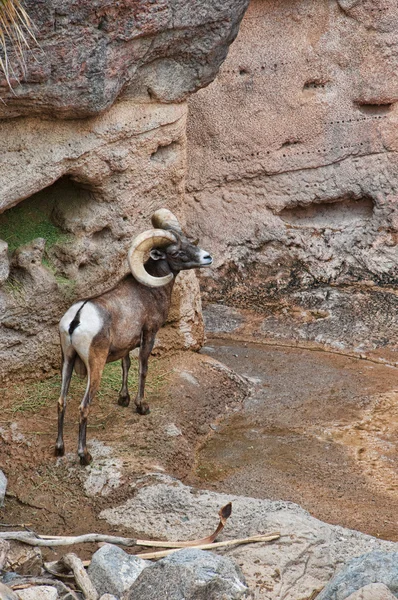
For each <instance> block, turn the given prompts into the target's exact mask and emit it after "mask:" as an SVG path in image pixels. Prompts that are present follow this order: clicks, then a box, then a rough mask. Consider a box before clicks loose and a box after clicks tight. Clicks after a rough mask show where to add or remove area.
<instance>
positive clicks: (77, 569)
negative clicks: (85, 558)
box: [61, 553, 98, 600]
mask: <svg viewBox="0 0 398 600" xmlns="http://www.w3.org/2000/svg"><path fill="white" fill-rule="evenodd" d="M61 562H62V563H63V564H64V565H65V566H66V567H68V568H69V569H70V570H71V571H73V575H74V577H75V580H76V583H77V585H78V587H79V589H81V591H82V592H83V595H84V597H85V599H86V600H98V593H97V590H96V589H95V587H94V586H93V584H92V583H91V579H90V577H89V576H88V575H87V573H86V571H85V569H84V565H83V563H82V561H81V560H80V558H79V557H78V556H76V554H73V553H71V554H65V556H63V557H62V559H61Z"/></svg>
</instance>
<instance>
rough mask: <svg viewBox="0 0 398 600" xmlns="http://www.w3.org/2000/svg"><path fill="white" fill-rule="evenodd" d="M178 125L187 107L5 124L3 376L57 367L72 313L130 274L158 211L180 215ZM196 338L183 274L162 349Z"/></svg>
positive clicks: (190, 285)
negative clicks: (130, 257) (61, 324)
mask: <svg viewBox="0 0 398 600" xmlns="http://www.w3.org/2000/svg"><path fill="white" fill-rule="evenodd" d="M185 120H186V106H185V105H184V104H179V105H177V104H169V105H162V104H152V105H144V104H143V105H137V104H136V103H134V102H132V101H126V102H123V103H118V104H116V105H115V106H114V107H113V108H112V109H110V110H109V111H108V112H107V113H106V114H105V115H103V116H99V117H94V118H92V119H86V120H69V121H56V122H55V121H44V120H41V119H39V118H26V119H19V120H18V121H17V123H16V122H13V121H9V122H2V123H1V124H0V131H1V132H2V135H1V136H0V147H1V149H2V150H3V151H2V152H1V159H0V182H1V183H0V187H1V191H2V194H1V209H0V210H2V211H5V212H3V214H0V238H2V239H4V240H5V241H6V242H7V243H8V246H9V252H10V254H11V253H13V258H12V260H11V272H10V276H9V277H8V279H7V280H6V281H5V282H4V283H3V286H2V288H1V289H0V315H1V320H0V339H1V342H2V343H1V350H0V357H1V360H0V362H1V367H0V377H10V378H11V377H12V376H13V374H14V373H16V372H19V373H23V375H27V374H32V372H33V373H35V374H36V375H38V374H42V373H43V372H48V371H51V369H52V368H53V367H54V366H57V365H58V363H59V349H58V333H57V322H58V320H59V318H60V316H61V315H62V313H63V311H64V310H65V309H66V308H67V306H69V305H70V304H71V303H72V302H73V301H74V300H75V299H78V298H81V297H88V296H90V295H93V294H96V293H99V292H101V291H103V290H105V289H107V288H109V287H111V286H112V285H113V284H114V283H115V282H116V281H117V280H118V279H119V278H121V277H122V276H124V275H125V274H126V273H127V272H128V265H127V259H126V256H127V250H128V248H129V246H130V244H131V241H132V239H133V237H134V236H135V235H136V234H137V233H139V232H141V231H144V230H146V229H149V228H150V227H151V221H150V217H151V215H152V213H153V212H154V210H155V209H156V208H159V207H160V206H164V205H167V206H168V207H169V208H170V209H171V210H173V211H174V212H175V213H176V214H177V215H179V216H182V210H183V209H182V202H183V189H184V175H185V146H186V136H185V126H186V125H185ZM46 186H47V187H46ZM43 188H45V189H43ZM26 197H28V198H26ZM22 198H26V199H25V200H24V201H21V199H22ZM17 204H18V205H17ZM15 205H17V206H15ZM13 207H14V208H13ZM5 209H8V210H5ZM182 221H183V219H182ZM25 241H26V242H27V243H22V242H25ZM4 247H5V246H4ZM3 262H4V261H3ZM7 269H8V264H7V263H6V264H5V267H4V269H3V270H7ZM0 273H1V267H0ZM202 339H203V325H202V317H201V306H200V299H199V288H198V284H197V281H196V277H195V274H194V273H193V272H191V273H185V274H184V275H181V276H180V277H179V279H178V280H177V283H176V286H175V293H174V304H173V307H172V309H171V312H170V328H169V331H167V328H166V330H164V332H163V338H161V336H160V339H159V344H161V345H162V347H163V348H171V347H174V348H178V347H180V348H181V347H199V346H200V344H201V341H202ZM32 356H34V360H32Z"/></svg>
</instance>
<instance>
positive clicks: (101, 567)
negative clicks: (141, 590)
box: [88, 544, 151, 597]
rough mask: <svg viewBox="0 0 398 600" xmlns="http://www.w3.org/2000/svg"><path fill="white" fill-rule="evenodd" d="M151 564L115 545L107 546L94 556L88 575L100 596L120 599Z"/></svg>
mask: <svg viewBox="0 0 398 600" xmlns="http://www.w3.org/2000/svg"><path fill="white" fill-rule="evenodd" d="M150 564H151V563H149V562H148V561H145V560H142V559H141V558H137V557H135V556H131V555H129V554H127V552H124V551H123V550H122V549H121V548H118V547H117V546H114V545H113V544H105V545H104V546H102V548H100V549H99V550H97V552H96V553H95V554H94V555H93V557H92V560H91V564H90V566H89V568H88V575H89V577H90V579H91V581H92V582H93V585H94V586H95V588H96V590H97V592H98V593H99V594H106V593H109V594H114V595H115V596H117V597H119V596H121V595H122V594H123V593H124V592H125V591H126V590H128V589H129V588H130V587H131V586H132V584H133V583H134V581H135V580H136V579H137V577H138V576H139V574H140V573H141V571H142V570H143V569H145V567H147V566H148V565H150Z"/></svg>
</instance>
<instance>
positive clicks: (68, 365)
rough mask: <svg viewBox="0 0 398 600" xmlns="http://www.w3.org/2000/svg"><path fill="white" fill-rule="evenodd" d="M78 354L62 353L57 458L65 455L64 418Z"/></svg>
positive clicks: (71, 350)
mask: <svg viewBox="0 0 398 600" xmlns="http://www.w3.org/2000/svg"><path fill="white" fill-rule="evenodd" d="M75 358H76V352H75V350H74V349H73V348H70V349H69V351H66V353H65V354H64V352H63V351H62V383H61V395H60V397H59V400H58V437H57V442H56V444H55V456H63V455H64V454H65V446H64V437H63V435H64V418H65V411H66V397H67V395H68V390H69V385H70V380H71V378H72V373H73V365H74V364H75Z"/></svg>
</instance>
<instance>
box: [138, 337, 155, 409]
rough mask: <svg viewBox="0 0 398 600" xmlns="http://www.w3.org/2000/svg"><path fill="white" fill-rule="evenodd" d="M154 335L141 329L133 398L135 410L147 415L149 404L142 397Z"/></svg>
mask: <svg viewBox="0 0 398 600" xmlns="http://www.w3.org/2000/svg"><path fill="white" fill-rule="evenodd" d="M155 335H156V334H153V333H148V332H145V331H143V332H142V334H141V344H140V371H139V377H138V392H137V396H136V398H135V400H134V402H135V405H136V407H137V412H138V414H140V415H147V414H148V413H149V412H150V411H149V405H148V404H147V403H146V402H143V398H144V394H145V380H146V375H147V372H148V359H149V355H150V354H151V352H152V348H153V345H154V343H155Z"/></svg>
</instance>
